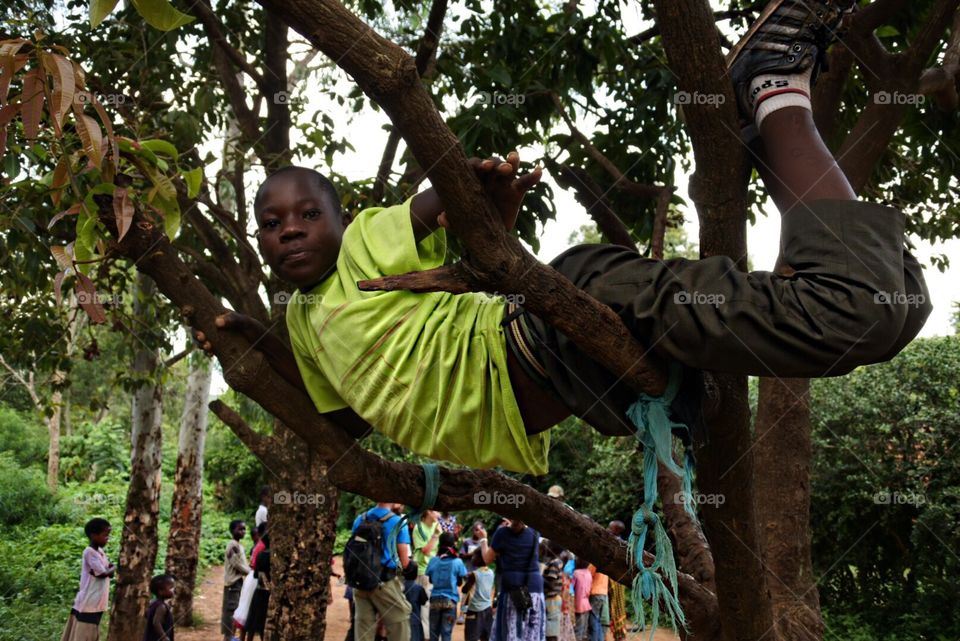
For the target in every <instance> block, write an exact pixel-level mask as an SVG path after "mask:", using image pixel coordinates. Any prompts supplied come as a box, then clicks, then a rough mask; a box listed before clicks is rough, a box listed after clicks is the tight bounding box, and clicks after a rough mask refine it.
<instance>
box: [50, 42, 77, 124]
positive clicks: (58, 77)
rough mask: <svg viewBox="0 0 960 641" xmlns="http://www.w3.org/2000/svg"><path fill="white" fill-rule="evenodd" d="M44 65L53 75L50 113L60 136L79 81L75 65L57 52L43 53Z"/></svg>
mask: <svg viewBox="0 0 960 641" xmlns="http://www.w3.org/2000/svg"><path fill="white" fill-rule="evenodd" d="M43 66H44V67H46V69H47V71H49V72H50V74H51V75H53V96H52V98H51V102H52V104H51V105H50V115H51V116H53V118H52V120H53V129H54V131H55V132H56V134H57V135H58V136H59V135H60V132H61V131H62V127H63V118H64V116H66V115H67V112H68V111H70V107H71V106H73V94H74V92H75V90H76V86H77V81H76V78H75V77H74V75H73V65H72V64H70V61H69V60H67V59H66V58H64V57H63V56H61V55H60V54H57V53H47V54H44V55H43Z"/></svg>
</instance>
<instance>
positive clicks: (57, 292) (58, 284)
mask: <svg viewBox="0 0 960 641" xmlns="http://www.w3.org/2000/svg"><path fill="white" fill-rule="evenodd" d="M66 275H67V272H65V271H62V272H57V275H56V276H54V277H53V295H54V296H56V297H57V307H59V306H60V305H61V304H63V294H62V293H61V290H62V289H63V277H64V276H66Z"/></svg>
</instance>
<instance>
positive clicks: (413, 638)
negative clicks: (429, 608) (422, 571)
mask: <svg viewBox="0 0 960 641" xmlns="http://www.w3.org/2000/svg"><path fill="white" fill-rule="evenodd" d="M403 594H404V595H405V596H406V597H407V601H409V602H410V641H423V623H422V622H421V621H420V609H421V608H422V607H423V606H425V605H427V603H428V602H429V601H430V599H429V597H427V591H426V590H424V589H423V586H422V585H420V584H419V583H418V582H417V562H416V561H410V562H409V563H407V567H405V568H404V569H403Z"/></svg>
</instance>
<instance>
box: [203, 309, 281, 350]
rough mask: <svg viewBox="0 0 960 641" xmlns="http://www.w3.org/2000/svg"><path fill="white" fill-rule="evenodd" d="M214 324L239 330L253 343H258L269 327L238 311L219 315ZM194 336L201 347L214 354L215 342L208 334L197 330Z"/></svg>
mask: <svg viewBox="0 0 960 641" xmlns="http://www.w3.org/2000/svg"><path fill="white" fill-rule="evenodd" d="M214 324H215V325H216V326H217V329H225V330H228V331H231V332H237V333H238V334H240V335H241V336H243V337H244V338H245V339H247V342H249V343H251V344H256V343H257V341H259V340H260V339H261V338H262V337H263V335H264V334H266V333H267V329H266V328H265V327H264V326H263V324H262V323H261V322H260V321H258V320H256V319H254V318H251V317H250V316H247V315H245V314H240V313H238V312H227V313H225V314H221V315H220V316H217V318H216V320H215V321H214ZM194 337H195V338H196V339H197V342H198V343H200V347H202V348H203V351H205V352H206V353H207V354H208V355H211V354H213V344H211V343H210V341H209V340H207V335H206V334H204V333H203V332H200V331H198V332H195V333H194Z"/></svg>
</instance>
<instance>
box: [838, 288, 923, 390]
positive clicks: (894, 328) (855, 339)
mask: <svg viewBox="0 0 960 641" xmlns="http://www.w3.org/2000/svg"><path fill="white" fill-rule="evenodd" d="M860 298H861V300H860V304H859V305H857V306H856V307H855V310H856V312H855V313H856V316H857V317H856V318H855V319H853V320H854V322H853V323H852V324H851V325H850V327H849V328H848V334H847V336H846V339H847V340H846V341H841V342H840V343H839V345H838V347H840V348H842V349H843V353H841V355H840V361H841V366H842V367H843V369H845V370H846V371H849V370H851V369H853V368H854V367H856V366H857V365H868V364H870V363H877V362H881V361H885V360H889V359H890V358H892V357H893V356H894V355H895V354H896V353H897V352H899V351H900V349H901V348H902V347H903V345H905V344H906V343H907V342H909V341H910V339H912V338H913V336H910V337H909V338H907V340H906V341H904V342H903V344H901V345H900V346H899V348H897V349H896V350H894V347H895V346H896V345H897V343H898V342H900V341H901V339H902V338H903V333H904V327H905V325H906V322H907V318H908V316H909V313H910V308H909V305H908V304H907V300H906V298H905V297H904V295H903V294H902V292H883V291H881V292H863V294H862V296H861V297H860ZM845 342H846V344H844V343H845ZM838 373H839V372H838Z"/></svg>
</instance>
